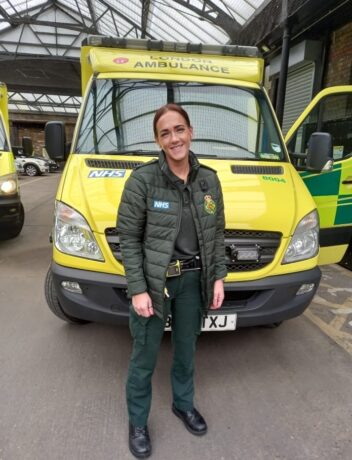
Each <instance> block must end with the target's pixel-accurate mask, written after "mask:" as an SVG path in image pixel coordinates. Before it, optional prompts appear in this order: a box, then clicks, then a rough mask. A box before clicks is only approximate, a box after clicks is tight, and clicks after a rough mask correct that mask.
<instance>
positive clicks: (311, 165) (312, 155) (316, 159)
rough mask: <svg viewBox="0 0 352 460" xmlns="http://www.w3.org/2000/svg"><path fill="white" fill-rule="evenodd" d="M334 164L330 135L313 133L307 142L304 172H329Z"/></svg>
mask: <svg viewBox="0 0 352 460" xmlns="http://www.w3.org/2000/svg"><path fill="white" fill-rule="evenodd" d="M333 164H334V160H333V149H332V137H331V134H330V133H319V132H317V133H313V134H312V135H311V136H310V138H309V142H308V153H307V164H306V170H307V171H312V172H317V173H319V172H322V171H331V169H332V167H333Z"/></svg>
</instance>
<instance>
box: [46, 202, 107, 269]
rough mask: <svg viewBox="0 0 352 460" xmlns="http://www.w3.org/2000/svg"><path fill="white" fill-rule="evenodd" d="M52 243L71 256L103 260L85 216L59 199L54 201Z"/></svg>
mask: <svg viewBox="0 0 352 460" xmlns="http://www.w3.org/2000/svg"><path fill="white" fill-rule="evenodd" d="M53 236H54V244H55V246H56V248H57V249H58V250H59V251H61V252H64V253H65V254H69V255H71V256H77V257H83V258H85V259H94V260H101V261H104V257H103V254H102V253H101V250H100V248H99V246H98V243H97V241H96V239H95V237H94V235H93V232H92V230H91V229H90V227H89V225H88V222H87V221H86V220H85V218H84V217H83V216H82V215H81V214H79V213H78V212H77V211H75V210H74V209H73V208H70V206H67V205H66V204H64V203H61V202H60V201H57V202H56V203H55V222H54V232H53Z"/></svg>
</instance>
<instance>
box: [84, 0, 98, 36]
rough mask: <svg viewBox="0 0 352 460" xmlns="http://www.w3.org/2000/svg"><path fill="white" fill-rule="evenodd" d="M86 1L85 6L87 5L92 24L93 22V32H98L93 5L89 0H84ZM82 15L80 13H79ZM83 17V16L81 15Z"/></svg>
mask: <svg viewBox="0 0 352 460" xmlns="http://www.w3.org/2000/svg"><path fill="white" fill-rule="evenodd" d="M86 1H87V6H88V9H89V13H90V16H91V20H92V24H93V27H94V33H97V34H98V33H99V29H98V24H97V18H96V14H95V10H94V5H93V3H92V1H91V0H86ZM81 16H82V15H81ZM82 19H83V17H82Z"/></svg>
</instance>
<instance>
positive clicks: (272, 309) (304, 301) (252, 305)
mask: <svg viewBox="0 0 352 460" xmlns="http://www.w3.org/2000/svg"><path fill="white" fill-rule="evenodd" d="M51 271H52V275H53V282H54V285H55V289H56V292H57V295H58V298H59V302H60V305H61V308H62V309H63V310H64V312H65V313H66V314H67V315H69V316H71V317H74V318H78V319H83V320H88V321H94V322H107V323H112V324H127V323H128V315H129V301H128V298H127V286H126V278H125V277H123V276H119V275H110V274H106V273H97V272H90V271H85V270H77V269H73V268H67V267H63V266H61V265H58V264H56V263H55V262H53V263H52V265H51ZM320 278H321V272H320V269H319V268H318V267H316V268H314V269H311V270H306V271H303V272H298V273H293V274H289V275H280V276H272V277H268V278H264V279H261V280H255V281H245V282H236V283H225V301H224V304H223V306H222V307H221V309H220V310H217V312H218V313H220V314H226V313H228V314H230V313H237V318H238V319H237V325H238V326H239V327H245V326H259V325H264V324H270V323H276V322H280V321H284V320H286V319H290V318H293V317H295V316H298V315H300V314H301V313H303V311H304V310H305V309H306V308H307V307H308V305H309V304H310V302H311V300H312V298H313V296H314V294H315V292H316V290H317V288H318V285H319V281H320ZM62 281H75V282H78V283H79V285H80V287H81V289H82V294H78V293H72V292H69V291H67V290H65V289H64V288H63V287H62V285H61V283H62ZM308 283H312V284H314V288H313V289H312V290H311V291H310V292H308V293H306V294H301V295H296V294H297V291H298V290H299V288H300V287H301V286H302V284H308Z"/></svg>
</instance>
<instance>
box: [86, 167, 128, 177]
mask: <svg viewBox="0 0 352 460" xmlns="http://www.w3.org/2000/svg"><path fill="white" fill-rule="evenodd" d="M125 174H126V170H125V169H94V170H93V171H90V172H89V175H88V177H90V178H100V179H101V178H104V177H112V178H116V177H118V178H121V177H125Z"/></svg>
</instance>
